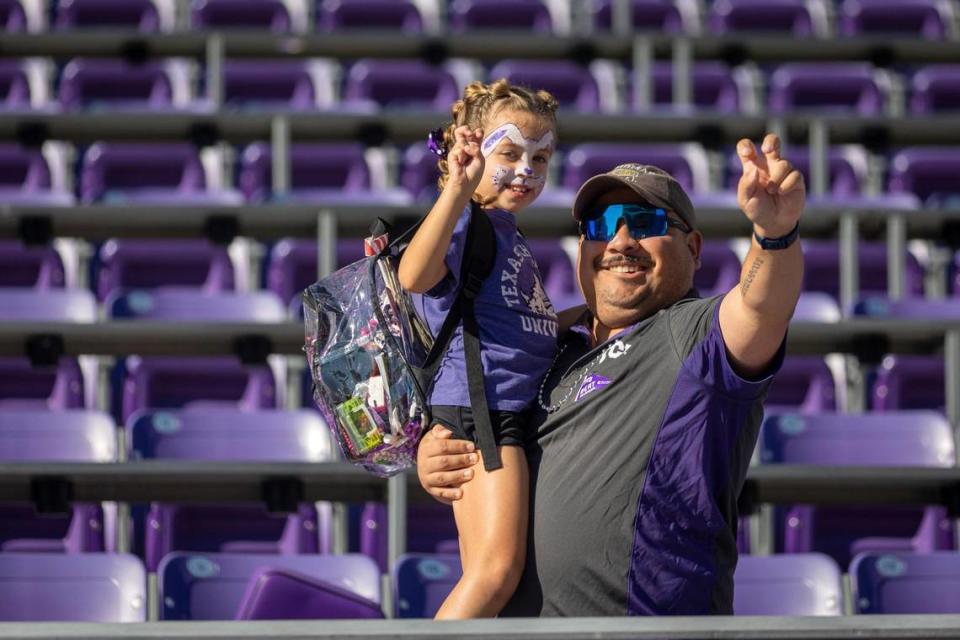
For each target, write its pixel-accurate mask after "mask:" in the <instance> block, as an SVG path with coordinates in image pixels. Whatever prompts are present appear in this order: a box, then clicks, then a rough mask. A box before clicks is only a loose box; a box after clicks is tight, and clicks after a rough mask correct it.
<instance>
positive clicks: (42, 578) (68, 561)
mask: <svg viewBox="0 0 960 640" xmlns="http://www.w3.org/2000/svg"><path fill="white" fill-rule="evenodd" d="M146 619H147V575H146V572H144V570H143V565H142V564H141V563H140V561H139V560H138V559H137V558H135V557H134V556H131V555H126V554H115V553H84V554H76V555H62V554H49V553H38V554H28V553H3V554H0V621H2V622H145V621H146Z"/></svg>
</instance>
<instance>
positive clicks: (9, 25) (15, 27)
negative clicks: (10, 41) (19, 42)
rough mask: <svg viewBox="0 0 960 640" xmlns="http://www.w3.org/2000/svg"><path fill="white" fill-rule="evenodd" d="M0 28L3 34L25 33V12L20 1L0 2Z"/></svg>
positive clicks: (0, 0) (5, 0)
mask: <svg viewBox="0 0 960 640" xmlns="http://www.w3.org/2000/svg"><path fill="white" fill-rule="evenodd" d="M0 27H3V32H4V33H21V32H25V31H27V27H28V24H27V12H26V11H24V9H23V5H22V4H21V3H20V0H0Z"/></svg>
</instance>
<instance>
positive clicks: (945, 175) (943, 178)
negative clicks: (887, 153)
mask: <svg viewBox="0 0 960 640" xmlns="http://www.w3.org/2000/svg"><path fill="white" fill-rule="evenodd" d="M958 171H960V149H957V148H955V147H911V148H907V149H901V150H900V151H899V152H897V153H896V154H895V155H894V156H893V158H892V159H891V160H890V178H889V182H888V184H887V190H888V191H890V192H891V193H913V194H914V195H916V196H917V197H918V198H920V199H921V200H923V201H925V202H926V204H927V205H934V206H935V205H942V204H946V203H948V202H951V201H956V200H958V199H960V184H958V183H957V179H956V177H957V172H958Z"/></svg>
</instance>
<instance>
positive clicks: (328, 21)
mask: <svg viewBox="0 0 960 640" xmlns="http://www.w3.org/2000/svg"><path fill="white" fill-rule="evenodd" d="M316 22H317V30H318V31H323V32H327V33H334V32H339V31H343V30H353V29H356V30H362V31H367V30H373V29H376V30H391V31H397V30H399V31H402V32H404V33H419V32H421V31H423V17H422V16H421V15H420V11H419V9H417V6H416V5H415V4H414V3H413V2H411V1H410V0H322V1H321V2H319V3H317V14H316Z"/></svg>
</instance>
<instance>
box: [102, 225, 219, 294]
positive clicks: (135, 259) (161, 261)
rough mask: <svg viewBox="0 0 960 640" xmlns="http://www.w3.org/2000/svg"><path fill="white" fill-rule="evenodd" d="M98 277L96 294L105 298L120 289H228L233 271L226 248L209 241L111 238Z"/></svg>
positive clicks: (103, 252)
mask: <svg viewBox="0 0 960 640" xmlns="http://www.w3.org/2000/svg"><path fill="white" fill-rule="evenodd" d="M96 280H97V297H98V298H99V299H100V300H106V298H107V296H108V295H110V293H111V292H113V291H114V290H117V289H154V288H156V287H165V286H167V287H169V286H176V287H197V288H198V289H200V290H202V291H205V292H210V293H214V292H220V291H229V290H231V289H233V286H234V273H233V263H232V262H231V261H230V256H229V255H228V254H227V249H226V247H225V246H223V245H214V244H211V243H210V242H208V241H206V240H196V239H186V240H108V241H107V242H105V243H104V244H103V245H102V246H101V247H100V252H99V269H98V271H97V275H96Z"/></svg>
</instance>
